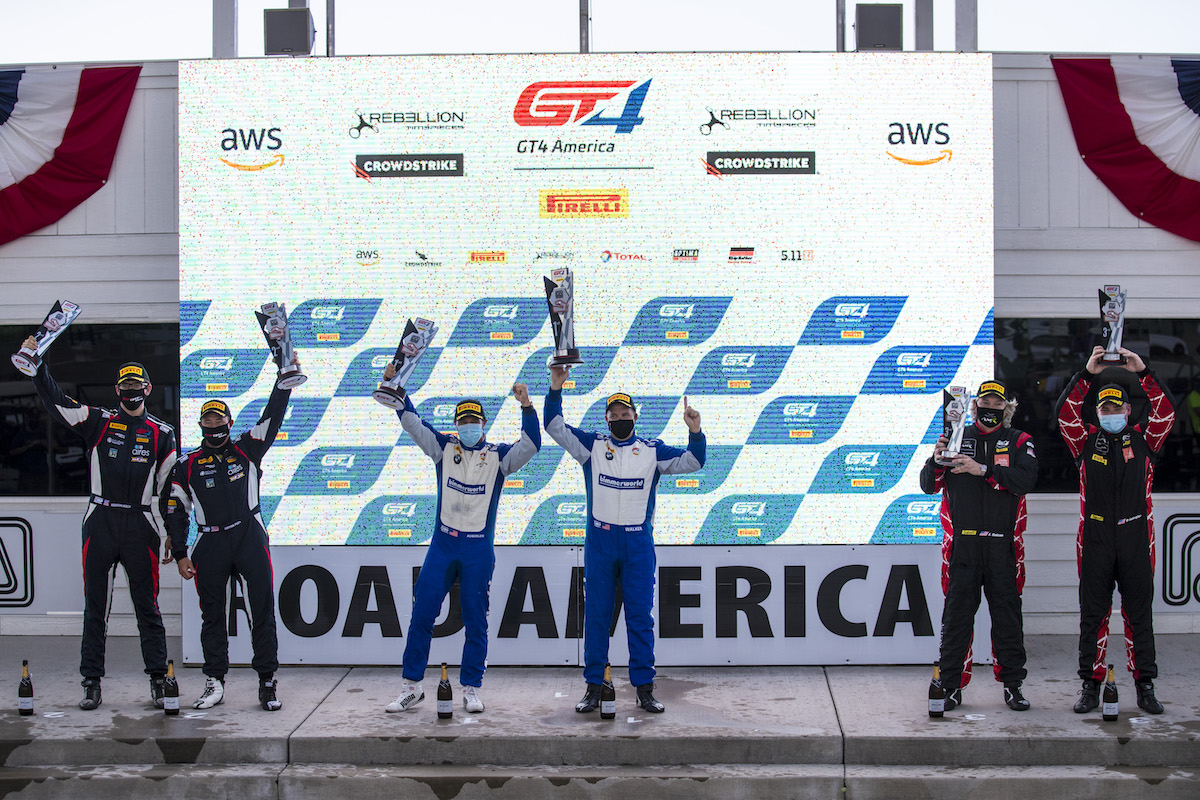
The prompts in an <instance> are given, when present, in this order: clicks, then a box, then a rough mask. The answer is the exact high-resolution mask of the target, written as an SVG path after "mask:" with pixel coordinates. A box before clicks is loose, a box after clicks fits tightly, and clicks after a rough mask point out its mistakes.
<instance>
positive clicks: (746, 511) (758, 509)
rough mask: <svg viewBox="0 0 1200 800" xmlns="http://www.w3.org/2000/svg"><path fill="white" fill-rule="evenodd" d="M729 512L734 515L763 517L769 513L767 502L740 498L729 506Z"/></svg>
mask: <svg viewBox="0 0 1200 800" xmlns="http://www.w3.org/2000/svg"><path fill="white" fill-rule="evenodd" d="M729 513H730V514H733V515H734V516H752V517H761V516H762V515H763V514H765V513H767V504H766V503H763V502H757V501H752V500H738V501H737V502H736V503H734V504H733V505H731V506H730V507H729Z"/></svg>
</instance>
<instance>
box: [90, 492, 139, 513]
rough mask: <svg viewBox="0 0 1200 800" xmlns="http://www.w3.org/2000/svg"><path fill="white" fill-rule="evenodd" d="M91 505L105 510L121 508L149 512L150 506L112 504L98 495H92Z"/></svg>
mask: <svg viewBox="0 0 1200 800" xmlns="http://www.w3.org/2000/svg"><path fill="white" fill-rule="evenodd" d="M92 503H93V504H94V505H98V506H104V507H105V508H123V509H125V510H126V511H149V510H150V506H143V505H136V506H135V505H133V504H132V503H116V502H113V501H112V500H106V499H105V498H103V497H100V496H99V495H92Z"/></svg>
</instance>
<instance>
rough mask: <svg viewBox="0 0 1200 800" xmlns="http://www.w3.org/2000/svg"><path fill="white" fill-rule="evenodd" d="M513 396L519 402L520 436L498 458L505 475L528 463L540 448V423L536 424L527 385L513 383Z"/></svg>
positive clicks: (534, 410)
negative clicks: (501, 456)
mask: <svg viewBox="0 0 1200 800" xmlns="http://www.w3.org/2000/svg"><path fill="white" fill-rule="evenodd" d="M513 397H515V398H517V402H518V403H520V404H521V438H520V439H518V440H517V443H516V444H514V445H513V446H512V447H510V448H508V452H506V453H505V454H504V456H503V458H501V459H500V471H501V472H502V473H503V474H505V475H511V474H512V473H514V472H516V471H517V470H519V469H520V468H521V467H523V466H525V465H526V464H528V463H529V460H530V459H531V458H533V457H534V456H535V455H537V451H538V450H541V449H542V430H541V425H539V424H538V416H537V410H536V409H534V407H533V402H532V401H531V400H530V399H529V387H527V386H526V385H525V384H523V383H516V384H513Z"/></svg>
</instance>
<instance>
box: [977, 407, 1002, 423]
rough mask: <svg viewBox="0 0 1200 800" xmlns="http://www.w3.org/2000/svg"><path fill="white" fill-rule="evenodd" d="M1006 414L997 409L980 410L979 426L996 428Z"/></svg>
mask: <svg viewBox="0 0 1200 800" xmlns="http://www.w3.org/2000/svg"><path fill="white" fill-rule="evenodd" d="M1003 417H1004V412H1003V411H1001V410H1000V409H996V408H981V409H979V417H978V419H979V425H980V427H983V428H995V427H996V426H998V425H999V424H1000V420H1001V419H1003Z"/></svg>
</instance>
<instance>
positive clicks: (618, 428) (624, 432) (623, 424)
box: [608, 419, 634, 440]
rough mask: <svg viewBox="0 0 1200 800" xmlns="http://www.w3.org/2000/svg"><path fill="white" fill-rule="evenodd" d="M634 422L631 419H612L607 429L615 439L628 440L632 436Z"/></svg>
mask: <svg viewBox="0 0 1200 800" xmlns="http://www.w3.org/2000/svg"><path fill="white" fill-rule="evenodd" d="M633 425H634V421H633V420H631V419H614V420H612V421H610V422H609V423H608V429H609V431H611V432H612V435H613V436H614V437H616V438H617V439H621V440H624V439H628V438H629V437H630V436H632V435H633Z"/></svg>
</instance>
